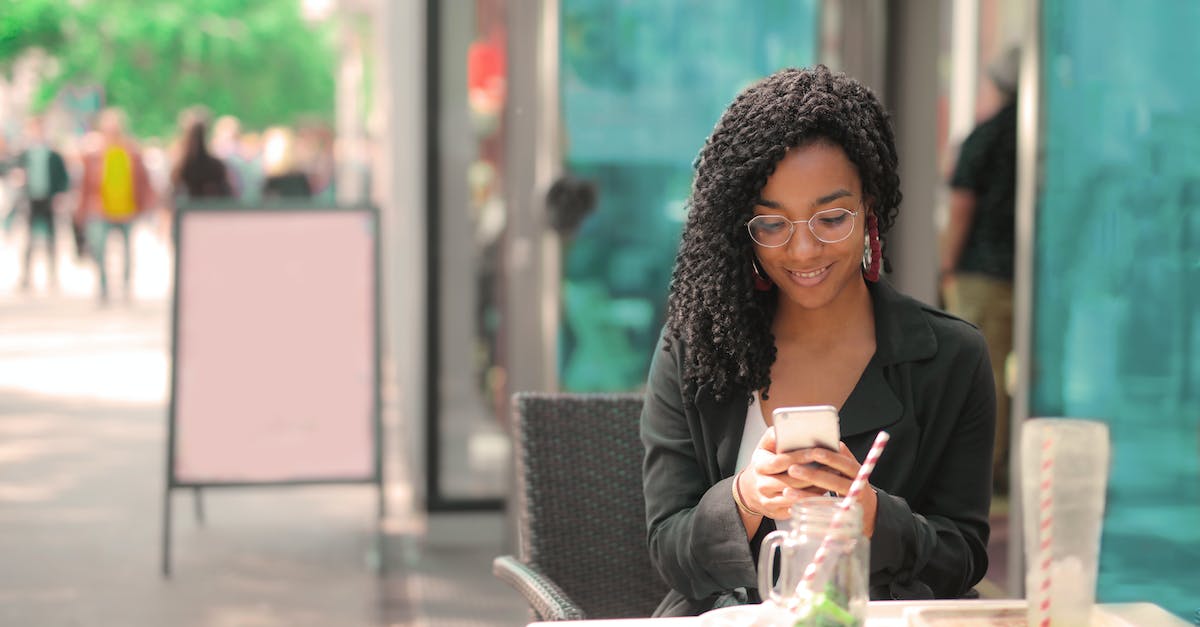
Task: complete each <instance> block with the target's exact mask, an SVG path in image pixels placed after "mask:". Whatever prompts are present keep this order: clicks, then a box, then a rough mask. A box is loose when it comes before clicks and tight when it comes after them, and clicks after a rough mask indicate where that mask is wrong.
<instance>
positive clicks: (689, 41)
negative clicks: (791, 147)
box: [559, 0, 818, 391]
mask: <svg viewBox="0 0 1200 627" xmlns="http://www.w3.org/2000/svg"><path fill="white" fill-rule="evenodd" d="M817 4H818V3H817V2H816V0H799V1H797V0H762V1H757V2H751V3H747V2H743V1H740V0H655V1H653V2H633V1H618V0H561V16H562V17H561V19H562V23H561V33H562V34H561V38H562V39H561V57H560V58H561V63H560V67H561V77H560V79H561V82H560V84H561V89H562V92H561V102H562V112H563V122H564V133H565V137H564V148H565V155H566V157H565V161H566V163H565V164H564V165H565V169H566V170H567V171H568V172H570V173H571V174H572V175H574V176H576V177H580V178H584V179H589V180H590V181H592V182H593V183H594V184H595V186H596V190H597V192H598V194H597V201H596V205H595V209H594V210H593V212H592V213H590V214H589V215H588V216H587V217H586V218H585V219H584V221H583V223H582V224H581V225H580V227H579V230H578V233H577V234H576V235H575V236H574V237H572V238H570V239H569V241H566V242H565V243H564V250H563V280H562V298H563V302H562V314H563V315H562V326H561V328H560V342H559V347H560V350H559V372H560V382H561V387H562V388H563V389H565V390H573V391H616V390H629V389H635V388H637V387H639V386H641V385H643V384H644V383H645V377H646V371H647V369H648V368H649V364H650V356H651V354H652V352H653V348H654V344H655V342H656V341H657V339H658V331H659V328H660V327H661V326H662V323H663V320H664V317H665V312H666V295H667V287H668V284H669V283H670V279H671V268H672V265H673V264H674V261H675V252H676V249H677V247H678V243H679V235H680V231H681V229H682V226H683V221H684V217H685V215H686V213H685V212H686V210H685V204H686V202H687V196H688V192H689V191H690V186H691V182H692V162H693V160H694V159H695V157H696V154H697V153H698V152H699V150H700V147H701V146H703V144H704V140H705V138H706V137H707V136H708V134H709V133H710V132H711V130H712V128H713V125H714V124H716V121H717V119H718V118H719V117H720V115H721V112H722V111H724V109H725V107H726V106H727V105H728V104H729V102H730V101H732V100H733V97H734V96H735V95H736V94H737V92H738V91H740V90H741V89H742V88H744V87H746V86H747V85H749V84H750V83H752V82H754V81H755V80H758V79H759V78H762V77H763V76H766V75H767V74H770V73H771V72H773V71H775V70H777V69H780V68H783V67H789V66H803V65H811V64H812V63H813V62H814V60H815V58H816V50H817V26H818V12H817Z"/></svg>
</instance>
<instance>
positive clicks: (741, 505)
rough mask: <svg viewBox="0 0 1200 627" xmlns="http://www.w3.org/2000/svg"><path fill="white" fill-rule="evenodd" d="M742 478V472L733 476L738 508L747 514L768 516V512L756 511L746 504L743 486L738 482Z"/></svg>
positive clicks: (735, 499) (734, 495)
mask: <svg viewBox="0 0 1200 627" xmlns="http://www.w3.org/2000/svg"><path fill="white" fill-rule="evenodd" d="M741 478H742V473H740V472H739V473H738V474H736V475H734V476H733V502H734V503H736V504H737V508H738V509H739V510H741V511H743V512H745V513H747V514H750V515H751V516H760V517H761V516H766V514H761V513H759V512H756V511H754V510H752V509H750V506H749V505H746V501H744V500H742V488H741V485H740V484H739V482H738V480H739V479H741Z"/></svg>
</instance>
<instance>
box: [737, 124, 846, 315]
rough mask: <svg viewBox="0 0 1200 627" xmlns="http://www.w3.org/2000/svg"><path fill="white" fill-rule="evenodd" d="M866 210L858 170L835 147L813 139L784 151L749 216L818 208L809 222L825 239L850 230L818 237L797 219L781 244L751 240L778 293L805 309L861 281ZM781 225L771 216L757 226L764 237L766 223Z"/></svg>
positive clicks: (789, 215) (804, 213)
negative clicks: (848, 213)
mask: <svg viewBox="0 0 1200 627" xmlns="http://www.w3.org/2000/svg"><path fill="white" fill-rule="evenodd" d="M831 209H845V210H848V211H850V212H855V214H854V215H847V214H846V213H845V212H837V211H830V210H831ZM866 211H867V208H866V204H865V203H864V200H863V197H862V181H861V180H860V179H859V177H858V171H857V170H856V169H855V167H854V164H852V163H851V162H850V160H849V159H848V158H847V157H846V153H845V152H844V151H843V150H842V149H841V148H840V147H838V146H835V145H833V144H830V143H824V142H818V143H814V144H808V145H806V146H802V147H799V148H793V149H791V150H789V151H788V152H787V154H786V155H784V157H783V159H781V160H780V161H779V164H778V165H777V166H776V168H775V172H774V173H773V174H771V176H770V178H768V179H767V183H766V185H765V186H763V188H762V192H761V193H760V197H759V198H758V200H757V201H756V204H755V206H754V216H755V217H756V216H782V217H783V218H785V219H786V220H810V219H812V218H813V216H814V215H815V214H818V213H820V215H818V216H817V218H816V220H815V221H814V222H813V227H814V228H816V229H817V231H819V232H821V233H822V235H823V238H824V239H826V240H832V239H837V238H838V237H842V236H843V235H844V234H845V233H847V231H848V233H849V234H848V235H844V239H842V240H841V241H837V242H833V243H829V242H823V241H821V240H820V239H817V237H816V236H815V235H814V234H813V231H812V230H810V229H809V226H808V224H806V223H804V222H797V223H795V229H794V231H793V232H792V236H791V239H789V240H788V241H787V243H786V244H783V245H782V246H777V247H774V248H772V247H767V246H763V245H761V244H759V243H754V254H755V255H757V256H758V259H759V261H760V262H761V263H762V267H763V269H764V270H766V272H767V276H768V277H769V278H770V279H771V281H772V282H774V283H775V285H777V286H778V287H779V292H780V293H779V297H780V298H781V299H788V300H790V301H792V302H793V303H795V304H797V305H799V306H801V307H803V308H805V309H819V308H821V307H824V306H826V305H828V304H829V303H831V302H833V301H834V300H835V299H836V298H837V297H838V295H840V294H841V293H842V291H843V290H844V289H845V288H846V286H848V285H852V284H853V283H854V282H858V283H860V284H861V283H862V282H863V278H862V253H863V226H864V225H865V224H866ZM760 222H762V221H760ZM780 228H782V230H783V232H784V233H786V230H787V225H786V224H785V223H782V222H781V221H779V220H774V221H772V223H771V224H770V225H769V228H768V229H767V230H764V231H759V232H760V233H763V234H765V235H764V237H763V239H766V237H767V236H770V235H771V229H774V230H775V231H778V230H779V229H780ZM774 237H776V238H778V234H776V235H774Z"/></svg>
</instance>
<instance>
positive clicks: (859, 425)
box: [838, 357, 904, 440]
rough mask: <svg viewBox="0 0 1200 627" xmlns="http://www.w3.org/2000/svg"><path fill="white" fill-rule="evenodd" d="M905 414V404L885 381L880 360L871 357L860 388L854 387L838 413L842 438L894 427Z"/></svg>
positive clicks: (859, 385)
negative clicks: (889, 426)
mask: <svg viewBox="0 0 1200 627" xmlns="http://www.w3.org/2000/svg"><path fill="white" fill-rule="evenodd" d="M903 413H904V405H903V404H902V403H901V402H900V399H898V398H896V394H895V392H893V391H892V386H890V385H888V382H887V379H886V378H884V376H883V367H882V366H880V365H879V359H878V357H872V358H871V361H870V362H868V363H867V367H866V369H864V370H863V373H862V378H861V379H859V381H858V385H856V386H854V390H853V391H851V392H850V397H849V398H847V399H846V404H845V405H843V406H842V409H841V411H840V412H838V415H839V417H840V418H841V430H842V439H843V440H844V439H846V437H847V436H853V435H858V434H860V433H868V432H870V431H878V430H880V429H883V428H885V427H887V426H888V425H892V424H895V423H896V422H898V421H899V420H900V417H901V416H902V415H903Z"/></svg>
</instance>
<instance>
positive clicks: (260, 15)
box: [0, 0, 336, 135]
mask: <svg viewBox="0 0 1200 627" xmlns="http://www.w3.org/2000/svg"><path fill="white" fill-rule="evenodd" d="M34 47H38V48H42V49H44V50H45V51H46V52H48V53H49V54H50V56H51V57H53V58H54V59H55V61H56V63H55V64H53V66H52V67H53V68H54V70H53V71H52V72H51V73H50V75H49V76H47V77H46V80H45V82H44V83H43V84H42V87H41V91H40V94H39V98H38V100H39V104H45V103H47V102H50V101H53V99H54V98H56V97H57V95H58V94H59V92H60V91H61V90H62V89H63V88H65V87H67V86H71V85H95V86H99V87H100V88H101V89H103V92H104V94H105V97H106V101H107V103H108V104H112V105H118V106H121V107H122V108H124V109H125V110H126V111H127V112H128V113H129V118H130V123H131V125H132V126H133V130H134V132H135V133H138V134H141V135H169V134H172V133H173V132H174V130H175V123H176V119H177V116H178V114H179V112H180V111H182V110H183V109H185V108H187V107H190V106H192V105H197V104H201V105H205V106H207V107H208V108H209V109H210V110H212V111H213V112H214V113H216V114H224V113H229V114H233V115H236V116H238V117H239V118H241V119H242V120H243V121H244V123H245V124H246V125H247V126H251V127H262V126H265V125H268V124H275V123H289V122H293V121H295V120H296V119H297V118H298V117H301V116H304V117H312V116H316V117H320V118H325V119H328V118H330V117H331V116H332V112H333V106H334V67H335V58H336V55H335V52H334V40H333V33H332V29H331V28H330V26H329V25H326V24H316V25H314V24H310V23H308V22H306V21H305V20H304V19H303V17H302V16H301V15H300V0H188V1H187V2H184V1H182V0H75V1H74V2H64V1H62V0H0V70H6V69H8V68H11V64H12V62H13V61H14V60H15V59H16V58H17V57H18V56H19V55H21V54H22V53H24V52H25V51H27V50H29V49H30V48H34Z"/></svg>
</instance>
